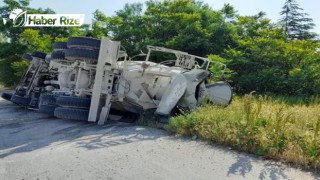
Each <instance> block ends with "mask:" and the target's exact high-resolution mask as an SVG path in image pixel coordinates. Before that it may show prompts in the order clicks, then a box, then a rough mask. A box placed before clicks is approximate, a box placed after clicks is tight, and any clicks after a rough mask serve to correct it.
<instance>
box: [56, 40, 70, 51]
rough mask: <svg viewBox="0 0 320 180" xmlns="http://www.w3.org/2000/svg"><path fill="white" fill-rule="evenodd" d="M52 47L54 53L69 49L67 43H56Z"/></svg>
mask: <svg viewBox="0 0 320 180" xmlns="http://www.w3.org/2000/svg"><path fill="white" fill-rule="evenodd" d="M52 46H53V51H63V50H65V49H67V48H68V47H67V43H66V42H55V43H53V45H52Z"/></svg>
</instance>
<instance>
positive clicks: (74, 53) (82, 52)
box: [65, 49, 99, 64]
mask: <svg viewBox="0 0 320 180" xmlns="http://www.w3.org/2000/svg"><path fill="white" fill-rule="evenodd" d="M65 58H66V59H68V60H83V61H85V62H86V63H88V64H95V63H97V62H98V58H99V52H98V51H95V50H91V49H66V51H65Z"/></svg>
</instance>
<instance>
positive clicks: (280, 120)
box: [168, 95, 320, 169]
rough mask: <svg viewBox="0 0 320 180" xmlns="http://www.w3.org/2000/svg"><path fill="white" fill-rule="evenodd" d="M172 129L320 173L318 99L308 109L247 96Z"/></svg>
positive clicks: (181, 119)
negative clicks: (318, 170) (317, 170)
mask: <svg viewBox="0 0 320 180" xmlns="http://www.w3.org/2000/svg"><path fill="white" fill-rule="evenodd" d="M292 102H298V103H292ZM288 104H290V105H288ZM168 129H169V130H170V131H171V132H174V133H178V134H182V135H197V136H198V137H200V138H202V139H205V140H209V141H211V142H214V143H217V144H222V145H228V146H231V147H233V148H234V149H238V150H240V151H246V152H250V153H254V154H257V155H260V156H264V157H267V158H273V159H279V160H281V161H284V162H289V163H294V164H296V165H302V166H303V167H307V168H312V169H313V168H314V169H320V103H319V99H318V98H316V97H314V98H312V99H311V100H310V101H308V103H307V104H306V103H303V102H302V101H301V102H299V101H294V100H292V99H285V98H284V99H280V98H270V97H267V96H260V97H253V96H251V95H246V96H245V97H241V98H236V99H235V100H234V101H233V103H232V104H231V105H230V106H229V107H227V108H221V107H216V106H212V105H208V104H205V105H203V106H202V107H200V108H199V109H198V110H196V111H194V112H191V113H188V114H184V115H180V116H177V117H174V118H172V119H171V120H170V123H169V127H168Z"/></svg>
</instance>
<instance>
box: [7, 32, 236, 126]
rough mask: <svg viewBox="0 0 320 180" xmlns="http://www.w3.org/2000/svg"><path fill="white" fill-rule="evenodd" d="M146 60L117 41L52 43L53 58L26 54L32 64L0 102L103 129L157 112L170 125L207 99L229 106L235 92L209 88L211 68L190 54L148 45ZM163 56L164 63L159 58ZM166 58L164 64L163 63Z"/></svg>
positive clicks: (82, 39)
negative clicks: (126, 117)
mask: <svg viewBox="0 0 320 180" xmlns="http://www.w3.org/2000/svg"><path fill="white" fill-rule="evenodd" d="M147 48H148V53H146V54H144V53H142V54H139V55H137V56H135V57H140V58H142V57H143V56H144V57H143V60H133V59H131V58H129V57H128V55H127V53H126V51H125V49H124V48H123V47H122V46H121V44H120V42H119V41H111V40H110V39H109V38H107V37H104V38H102V40H99V39H94V38H88V37H71V38H70V39H69V40H68V42H57V43H54V44H53V52H52V54H51V55H50V54H45V53H41V52H33V53H32V54H24V56H23V58H24V59H26V60H29V61H30V65H29V67H28V69H27V71H26V72H25V73H24V75H23V76H22V78H21V80H20V82H19V84H18V85H17V87H16V90H15V92H14V93H13V94H10V93H3V94H2V98H4V99H6V100H9V101H11V102H13V103H15V104H18V105H21V106H24V107H27V108H29V109H34V110H38V111H40V112H44V113H48V114H50V115H52V116H55V117H57V118H63V119H74V120H83V121H89V122H97V123H98V124H104V123H105V122H106V121H107V120H108V119H112V117H114V116H112V114H113V113H115V114H117V118H116V119H119V118H118V117H119V116H120V118H121V115H122V114H126V113H132V114H136V115H141V114H143V113H144V112H146V111H149V112H150V111H151V112H154V116H155V117H157V118H156V119H157V120H158V121H159V122H161V123H167V122H168V118H169V117H170V115H171V113H172V111H173V110H174V109H175V108H186V109H188V110H193V109H195V108H197V107H198V106H199V105H200V104H201V102H202V101H204V100H206V101H209V102H211V103H213V104H216V105H222V106H227V105H229V104H230V102H231V100H232V88H231V87H230V85H229V84H228V83H226V82H222V81H219V82H215V83H210V81H209V78H210V72H209V70H208V69H209V68H210V66H211V65H212V64H217V65H219V66H221V67H222V69H221V72H222V73H224V71H225V69H226V65H225V64H222V63H220V62H215V61H211V60H209V59H207V58H203V57H199V56H195V55H191V54H188V53H187V52H182V51H177V50H172V49H167V48H163V47H155V46H148V47H147ZM161 57H162V59H161ZM163 58H166V59H163Z"/></svg>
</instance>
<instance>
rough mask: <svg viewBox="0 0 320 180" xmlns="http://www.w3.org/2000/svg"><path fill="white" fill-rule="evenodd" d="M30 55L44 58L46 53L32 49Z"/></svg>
mask: <svg viewBox="0 0 320 180" xmlns="http://www.w3.org/2000/svg"><path fill="white" fill-rule="evenodd" d="M31 56H33V57H37V58H41V59H45V58H46V56H47V54H46V53H43V52H39V51H34V52H33V53H32V54H31Z"/></svg>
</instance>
